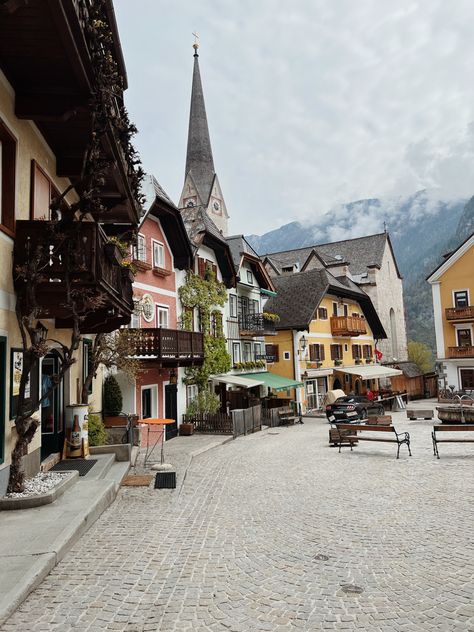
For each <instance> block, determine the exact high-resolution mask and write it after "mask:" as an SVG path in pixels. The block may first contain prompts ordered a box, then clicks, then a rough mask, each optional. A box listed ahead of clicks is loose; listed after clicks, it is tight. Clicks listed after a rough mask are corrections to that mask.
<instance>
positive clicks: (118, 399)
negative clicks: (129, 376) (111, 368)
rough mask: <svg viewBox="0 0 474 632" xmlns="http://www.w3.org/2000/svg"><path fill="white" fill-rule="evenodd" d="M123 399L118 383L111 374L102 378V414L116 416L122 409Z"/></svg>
mask: <svg viewBox="0 0 474 632" xmlns="http://www.w3.org/2000/svg"><path fill="white" fill-rule="evenodd" d="M122 406H123V399H122V391H121V390H120V386H119V383H118V382H117V380H116V379H115V377H114V376H113V375H109V376H107V377H106V378H105V380H104V402H103V408H104V415H106V416H107V417H116V416H117V415H119V414H120V412H121V411H122Z"/></svg>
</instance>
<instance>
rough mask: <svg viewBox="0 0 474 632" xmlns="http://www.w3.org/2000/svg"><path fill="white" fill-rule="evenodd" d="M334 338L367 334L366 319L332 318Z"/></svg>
mask: <svg viewBox="0 0 474 632" xmlns="http://www.w3.org/2000/svg"><path fill="white" fill-rule="evenodd" d="M331 333H332V335H333V336H360V335H361V334H366V333H367V325H366V323H365V319H363V318H355V317H354V316H331Z"/></svg>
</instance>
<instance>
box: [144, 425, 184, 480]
mask: <svg viewBox="0 0 474 632" xmlns="http://www.w3.org/2000/svg"><path fill="white" fill-rule="evenodd" d="M139 423H141V424H145V425H146V426H147V436H146V452H145V461H144V466H145V467H146V466H147V463H149V462H150V457H151V455H152V453H153V450H154V449H155V448H156V446H157V445H158V443H159V441H160V438H159V437H157V438H156V439H155V442H154V443H153V445H152V446H150V428H151V427H153V426H166V424H174V423H175V419H140V421H139ZM164 448H165V430H164V428H163V432H162V433H161V458H160V463H159V464H155V466H154V467H152V469H156V470H158V469H159V470H169V469H171V468H172V465H170V464H169V463H165V454H164Z"/></svg>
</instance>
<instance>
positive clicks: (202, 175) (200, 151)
mask: <svg viewBox="0 0 474 632" xmlns="http://www.w3.org/2000/svg"><path fill="white" fill-rule="evenodd" d="M193 35H194V36H195V41H194V44H193V48H194V69H193V85H192V92H191V108H190V112H189V129H188V147H187V152H186V172H185V179H184V186H183V191H182V193H181V199H180V202H179V207H180V208H183V207H186V208H190V207H192V206H201V207H203V208H204V209H205V211H206V213H207V215H208V216H209V217H210V218H211V219H212V220H213V222H214V223H215V224H216V226H217V227H218V229H219V230H220V231H221V233H222V234H223V235H227V220H228V217H229V216H228V214H227V209H226V205H225V202H224V198H223V195H222V191H221V188H220V185H219V180H218V178H217V175H216V172H215V169H214V159H213V156H212V148H211V138H210V136H209V127H208V124H207V115H206V106H205V104H204V93H203V89H202V83H201V73H200V70H199V54H198V49H199V43H198V41H197V40H198V37H197V34H196V33H193Z"/></svg>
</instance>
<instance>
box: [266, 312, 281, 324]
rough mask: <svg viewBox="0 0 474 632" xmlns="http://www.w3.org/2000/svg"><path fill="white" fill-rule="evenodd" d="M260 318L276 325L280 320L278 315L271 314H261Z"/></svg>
mask: <svg viewBox="0 0 474 632" xmlns="http://www.w3.org/2000/svg"><path fill="white" fill-rule="evenodd" d="M262 317H263V320H268V322H271V323H278V322H279V320H280V317H279V316H278V314H273V313H272V312H263V314H262Z"/></svg>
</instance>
